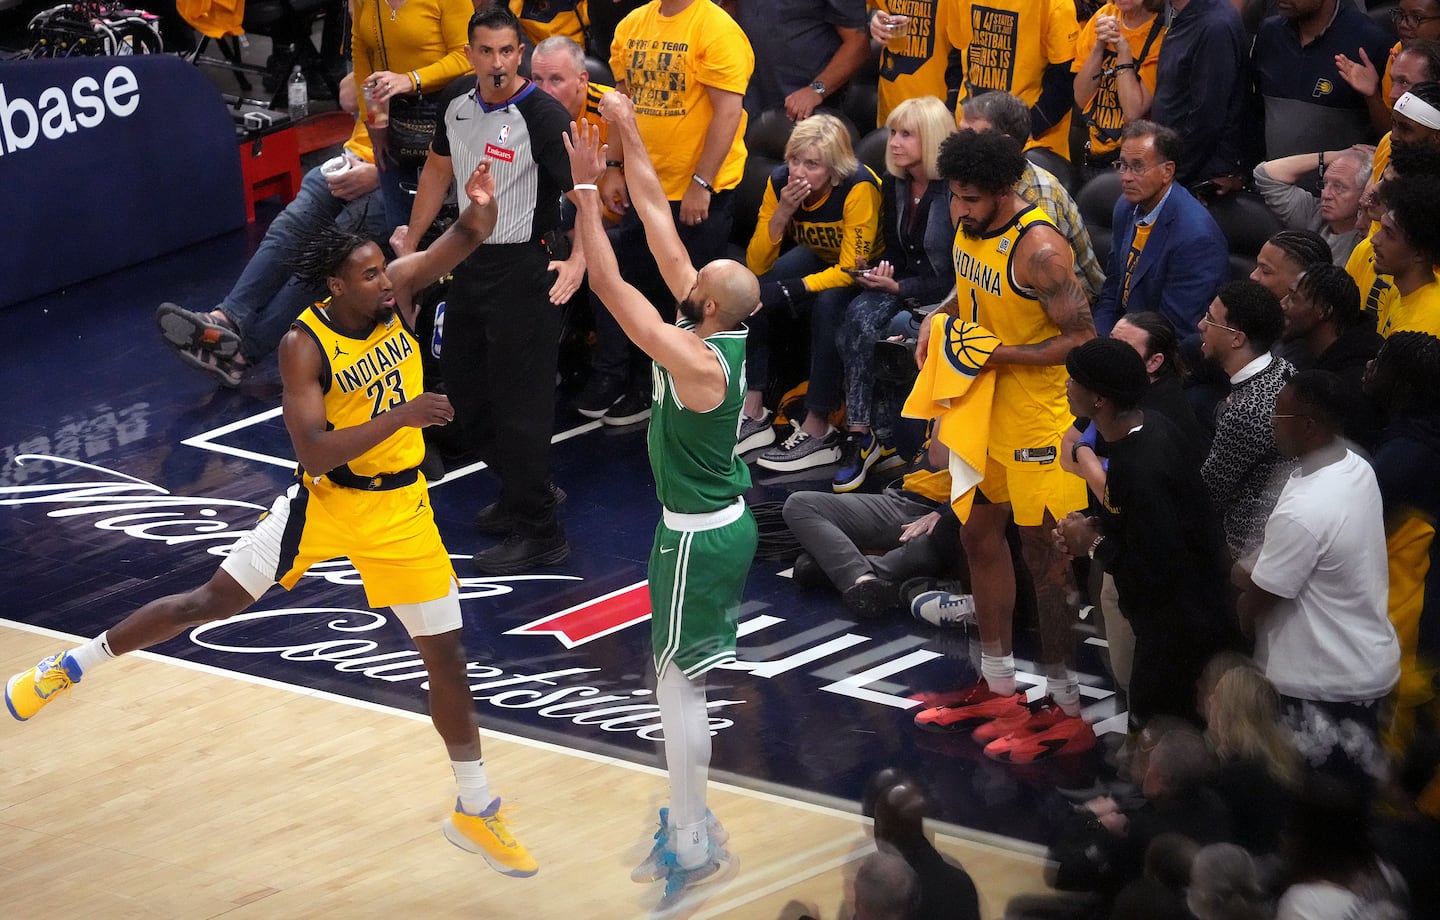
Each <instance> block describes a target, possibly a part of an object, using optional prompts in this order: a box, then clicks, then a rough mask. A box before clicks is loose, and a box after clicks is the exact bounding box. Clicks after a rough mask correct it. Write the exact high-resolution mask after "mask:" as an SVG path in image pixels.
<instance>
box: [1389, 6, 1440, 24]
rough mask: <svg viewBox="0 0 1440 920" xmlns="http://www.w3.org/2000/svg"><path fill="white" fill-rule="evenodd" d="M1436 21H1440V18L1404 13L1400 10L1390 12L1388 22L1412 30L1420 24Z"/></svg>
mask: <svg viewBox="0 0 1440 920" xmlns="http://www.w3.org/2000/svg"><path fill="white" fill-rule="evenodd" d="M1436 19H1440V16H1421V15H1420V14H1419V13H1404V12H1401V11H1400V10H1391V11H1390V21H1391V22H1393V23H1395V24H1396V25H1397V26H1410V27H1412V28H1413V27H1415V26H1418V25H1420V24H1422V23H1426V22H1432V21H1434V20H1436Z"/></svg>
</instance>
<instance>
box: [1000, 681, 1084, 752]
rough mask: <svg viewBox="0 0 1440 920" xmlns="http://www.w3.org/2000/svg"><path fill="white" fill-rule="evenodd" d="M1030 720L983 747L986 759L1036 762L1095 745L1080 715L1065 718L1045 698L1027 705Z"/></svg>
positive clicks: (1050, 701)
mask: <svg viewBox="0 0 1440 920" xmlns="http://www.w3.org/2000/svg"><path fill="white" fill-rule="evenodd" d="M1027 709H1028V710H1029V712H1028V714H1029V718H1028V719H1027V720H1026V721H1024V722H1022V723H1020V724H1019V726H1018V727H1016V728H1015V729H1014V730H1012V731H1011V732H1010V734H1008V735H1006V736H1004V737H1003V738H997V739H996V740H994V741H991V742H990V743H989V744H987V745H985V756H987V757H989V758H990V759H992V760H998V761H1000V762H1002V763H1035V762H1036V761H1039V760H1048V759H1049V758H1051V757H1061V756H1064V755H1066V754H1080V753H1083V752H1085V751H1088V750H1090V749H1091V748H1093V747H1094V746H1095V731H1094V730H1093V729H1092V728H1091V727H1090V723H1089V722H1086V721H1085V720H1084V719H1083V718H1081V717H1080V716H1072V715H1067V714H1066V713H1065V710H1063V709H1061V708H1060V707H1059V706H1058V705H1056V703H1055V701H1054V700H1052V699H1051V698H1050V697H1048V696H1044V697H1041V698H1040V699H1038V700H1036V701H1035V702H1033V703H1031V704H1029V706H1028V707H1027Z"/></svg>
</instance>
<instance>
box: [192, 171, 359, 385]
mask: <svg viewBox="0 0 1440 920" xmlns="http://www.w3.org/2000/svg"><path fill="white" fill-rule="evenodd" d="M362 215H363V216H364V221H365V223H364V227H363V228H361V227H360V222H361V217H362ZM334 223H338V224H340V225H341V226H344V227H347V228H349V229H357V228H359V229H358V232H360V233H362V234H364V235H366V236H370V237H373V238H375V239H383V235H384V231H385V205H384V203H383V202H382V201H381V198H380V195H379V193H377V192H371V193H370V194H369V195H366V196H364V197H363V198H357V199H356V200H354V201H349V202H346V201H341V200H340V199H339V198H336V197H335V196H334V195H332V194H331V193H330V184H329V183H328V182H326V181H325V177H324V176H322V175H320V168H319V167H318V166H317V167H315V168H314V169H312V170H310V171H309V172H307V173H306V174H305V179H304V181H302V182H301V183H300V193H299V194H298V195H296V196H295V200H294V201H292V202H290V203H289V204H287V205H286V206H285V209H284V210H283V211H281V212H280V213H279V214H278V215H277V216H276V218H275V219H274V220H273V221H271V222H270V228H269V229H268V230H266V231H265V238H264V239H263V240H261V241H260V248H258V249H256V250H255V254H254V255H253V256H251V257H250V261H249V263H247V264H246V266H245V270H244V271H242V272H241V273H240V278H239V279H238V280H237V281H236V282H235V286H234V287H232V288H231V289H230V293H229V294H226V295H225V299H224V300H222V301H221V302H220V305H219V309H220V310H221V311H222V312H223V313H224V314H225V315H226V316H228V317H230V319H231V321H233V322H234V323H235V326H236V328H238V329H239V330H240V353H241V354H242V355H244V356H245V359H246V360H247V361H249V362H250V363H251V364H254V363H255V362H257V361H259V360H260V359H261V358H264V357H265V356H266V355H268V354H269V353H270V352H272V351H274V350H275V348H276V346H278V345H279V344H280V339H281V338H283V337H284V335H285V333H286V332H287V331H288V330H289V329H290V324H291V323H292V322H294V320H295V317H297V316H299V315H300V312H301V311H302V310H304V309H305V308H306V307H308V306H310V305H311V304H313V303H315V302H316V301H318V300H321V299H322V298H324V297H325V295H326V290H325V287H324V285H318V284H316V285H312V284H305V283H303V282H301V281H300V280H299V279H297V278H295V277H294V276H292V275H291V274H290V268H289V266H288V265H287V264H286V263H287V262H288V260H289V259H291V258H293V257H294V256H295V255H296V253H298V252H299V250H300V247H301V246H303V245H305V244H306V243H307V242H309V241H310V239H312V238H313V237H314V235H315V231H316V230H318V229H319V228H321V227H324V226H327V225H329V224H334Z"/></svg>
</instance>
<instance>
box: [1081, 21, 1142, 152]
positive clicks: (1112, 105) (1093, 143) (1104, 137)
mask: <svg viewBox="0 0 1440 920" xmlns="http://www.w3.org/2000/svg"><path fill="white" fill-rule="evenodd" d="M1099 16H1114V17H1116V18H1117V19H1120V31H1121V32H1122V33H1123V34H1124V35H1125V40H1126V41H1127V42H1129V44H1130V52H1131V54H1133V55H1134V56H1135V57H1136V58H1137V59H1138V60H1139V65H1138V67H1137V70H1136V72H1137V73H1138V74H1139V75H1140V82H1141V83H1143V84H1145V89H1146V90H1148V91H1149V92H1150V95H1152V96H1153V95H1155V74H1156V71H1157V70H1158V69H1159V67H1160V45H1161V44H1162V43H1163V42H1164V41H1165V30H1164V29H1163V28H1162V29H1161V30H1160V31H1159V33H1158V34H1157V35H1156V36H1155V40H1154V41H1152V42H1151V43H1150V47H1149V48H1148V49H1147V48H1146V47H1145V40H1146V39H1148V38H1149V37H1150V30H1151V29H1152V28H1153V27H1154V24H1155V17H1154V16H1151V17H1150V18H1149V19H1147V20H1145V21H1144V22H1142V23H1140V25H1138V26H1136V27H1135V28H1133V29H1127V28H1125V21H1124V19H1123V18H1121V15H1120V8H1119V7H1117V6H1116V5H1115V4H1113V3H1107V4H1105V5H1104V6H1102V7H1100V9H1098V10H1096V11H1095V15H1094V16H1091V17H1090V18H1089V19H1088V20H1086V22H1085V25H1084V26H1082V27H1081V29H1080V38H1079V40H1077V41H1076V42H1075V60H1074V62H1073V63H1071V65H1070V72H1071V73H1079V71H1080V68H1081V67H1082V66H1083V65H1084V64H1085V61H1086V60H1088V59H1089V57H1090V53H1091V52H1092V51H1093V50H1094V49H1095V19H1096V17H1099ZM1142 51H1144V53H1145V57H1144V58H1143V59H1140V53H1141V52H1142ZM1114 66H1115V52H1114V50H1112V49H1106V51H1105V55H1104V57H1103V58H1102V59H1101V64H1100V68H1101V70H1109V69H1110V68H1111V67H1114ZM1129 79H1130V77H1129V76H1127V75H1126V74H1123V73H1117V74H1111V75H1110V76H1108V77H1107V76H1104V75H1103V74H1102V75H1101V76H1100V79H1099V80H1097V81H1096V82H1095V95H1094V96H1093V97H1092V98H1091V100H1090V102H1089V104H1088V105H1085V106H1081V109H1082V110H1084V111H1085V114H1086V116H1087V121H1088V122H1089V138H1090V140H1089V151H1090V155H1091V156H1102V155H1104V154H1107V153H1110V152H1111V151H1112V150H1118V149H1120V129H1121V128H1123V127H1125V113H1124V112H1123V111H1122V110H1121V108H1120V96H1119V94H1118V93H1117V92H1116V89H1115V87H1116V85H1117V84H1118V83H1119V81H1121V80H1129Z"/></svg>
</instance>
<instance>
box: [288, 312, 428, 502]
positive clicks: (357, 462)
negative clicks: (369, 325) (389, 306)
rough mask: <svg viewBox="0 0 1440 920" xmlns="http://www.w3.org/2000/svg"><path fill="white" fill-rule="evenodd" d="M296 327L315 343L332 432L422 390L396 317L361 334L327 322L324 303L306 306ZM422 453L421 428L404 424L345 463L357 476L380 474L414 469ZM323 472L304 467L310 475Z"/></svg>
mask: <svg viewBox="0 0 1440 920" xmlns="http://www.w3.org/2000/svg"><path fill="white" fill-rule="evenodd" d="M295 325H296V326H297V327H298V328H299V329H301V330H302V331H304V332H306V333H307V334H309V336H310V337H311V338H312V339H314V340H315V344H316V345H318V346H320V354H321V356H322V367H321V370H320V388H321V390H323V391H324V393H325V421H326V423H327V425H328V426H329V428H330V429H332V430H338V429H341V428H354V427H355V426H356V425H362V424H364V423H365V422H368V421H370V419H372V418H374V417H375V416H377V415H379V414H380V413H382V412H386V411H389V410H390V409H394V408H396V407H397V406H401V405H403V404H405V403H406V402H408V401H409V400H410V398H411V397H413V396H418V395H419V394H420V393H421V392H422V391H423V390H424V388H425V387H424V381H423V378H422V376H421V368H420V347H419V345H417V344H416V342H415V337H414V336H413V335H411V333H410V330H408V329H406V328H405V324H404V322H403V321H401V319H400V317H399V316H398V315H394V314H392V315H391V316H390V318H389V319H388V320H386V321H385V322H383V323H376V324H375V327H374V328H373V329H371V330H370V332H369V334H368V335H366V336H365V337H364V338H355V337H354V336H350V335H347V334H345V333H343V332H341V331H339V330H338V329H336V328H335V327H334V326H332V325H331V323H330V320H329V318H328V317H327V316H326V314H325V307H324V304H316V305H315V306H313V307H310V308H308V309H306V310H305V312H303V313H301V314H300V316H299V317H297V318H296V320H295ZM424 457H425V440H424V438H423V437H422V436H421V434H420V429H419V428H409V427H405V428H401V429H400V430H399V431H397V432H395V433H394V434H392V435H391V436H390V437H388V438H386V439H385V440H383V441H381V442H380V443H379V444H377V445H375V446H374V447H372V448H370V449H369V450H367V451H366V452H365V453H363V454H361V455H360V456H358V457H356V458H355V459H353V460H351V461H350V462H349V463H348V464H346V466H348V467H349V469H350V472H352V473H354V474H355V475H356V476H361V477H369V476H379V475H382V474H385V473H399V472H402V471H404V470H411V469H414V468H416V467H417V466H419V465H420V461H421V460H422V459H424ZM327 472H329V470H306V473H307V474H308V475H310V476H319V475H321V474H323V473H327Z"/></svg>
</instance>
